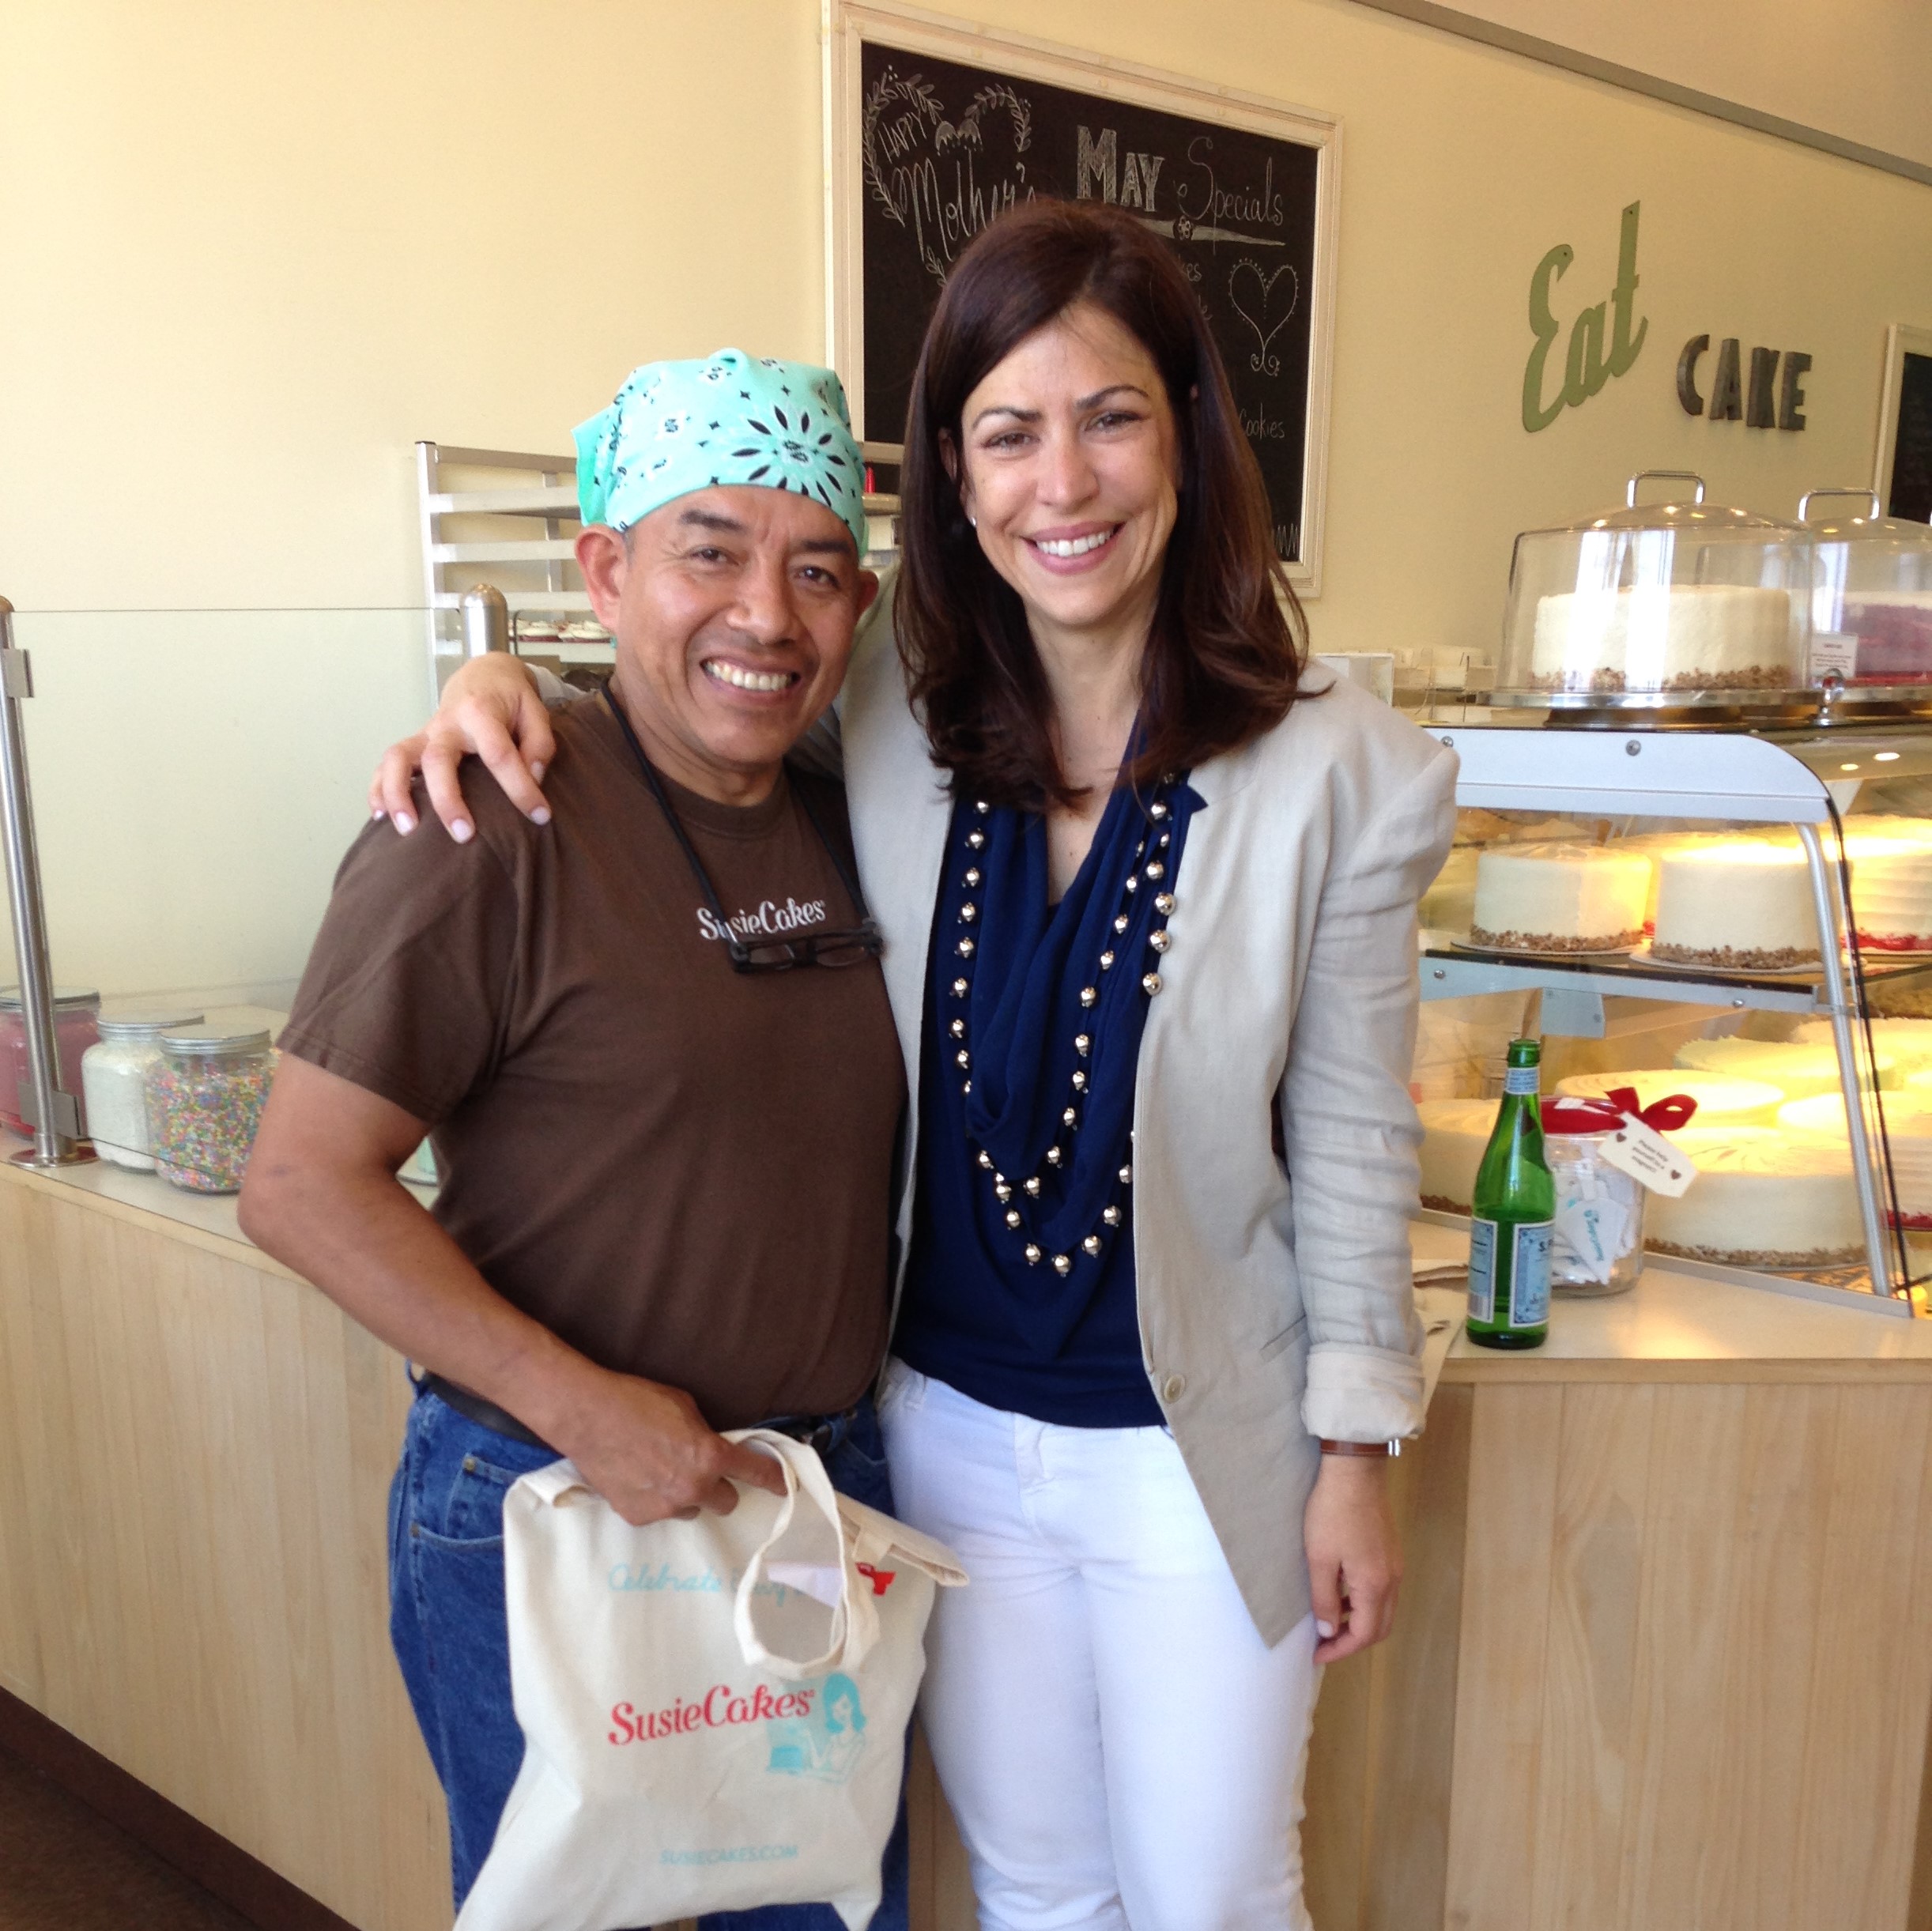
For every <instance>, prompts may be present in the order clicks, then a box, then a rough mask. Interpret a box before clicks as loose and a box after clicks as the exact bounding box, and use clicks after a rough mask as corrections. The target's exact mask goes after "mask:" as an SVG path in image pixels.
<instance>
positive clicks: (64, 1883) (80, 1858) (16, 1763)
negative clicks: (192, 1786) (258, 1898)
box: [0, 1751, 250, 1931]
mask: <svg viewBox="0 0 1932 1931" xmlns="http://www.w3.org/2000/svg"><path fill="white" fill-rule="evenodd" d="M0 1931H250V1927H249V1925H248V1924H247V1920H245V1919H243V1918H238V1917H237V1916H236V1914H235V1913H234V1912H232V1910H228V1907H227V1906H225V1905H223V1904H221V1903H217V1901H216V1900H215V1899H213V1898H212V1897H210V1896H209V1895H208V1893H207V1892H206V1891H204V1890H202V1888H201V1887H200V1886H199V1885H198V1884H194V1883H192V1882H191V1880H189V1879H187V1878H186V1877H183V1876H182V1875H181V1873H179V1871H177V1870H176V1869H175V1868H174V1866H173V1865H169V1864H164V1863H163V1862H162V1861H161V1860H160V1858H159V1857H156V1856H155V1855H154V1854H153V1853H152V1852H151V1851H149V1850H146V1849H145V1847H144V1846H142V1845H140V1844H138V1843H136V1842H134V1839H132V1838H131V1837H129V1836H127V1835H126V1834H125V1833H124V1832H123V1831H119V1830H117V1829H116V1828H115V1827H114V1826H113V1825H112V1824H109V1823H108V1822H107V1821H106V1820H104V1818H102V1817H100V1816H96V1814H95V1812H92V1811H91V1810H89V1808H88V1807H87V1806H86V1805H85V1804H83V1803H81V1802H80V1801H78V1800H77V1798H74V1797H70V1796H69V1795H68V1794H67V1793H66V1791H64V1790H61V1789H60V1788H58V1786H56V1785H54V1784H51V1783H49V1782H47V1780H46V1778H43V1777H41V1776H39V1775H37V1774H36V1773H35V1772H34V1771H31V1770H29V1769H28V1767H27V1766H26V1765H25V1763H21V1760H20V1759H18V1758H17V1757H14V1756H9V1755H7V1753H6V1752H4V1751H0Z"/></svg>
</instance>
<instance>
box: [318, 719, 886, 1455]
mask: <svg viewBox="0 0 1932 1931" xmlns="http://www.w3.org/2000/svg"><path fill="white" fill-rule="evenodd" d="M555 726H556V730H557V759H556V761H555V763H554V764H553V767H552V768H551V771H550V772H549V775H548V778H547V779H546V786H545V788H546V790H547V792H548V794H549V798H550V801H551V804H552V805H553V809H554V814H555V817H554V822H553V824H551V825H550V826H549V827H548V828H541V827H538V826H536V825H533V824H530V823H529V822H527V821H526V820H525V819H524V818H523V817H521V816H520V815H519V813H517V812H516V811H515V809H514V808H512V807H511V805H509V804H508V801H506V800H505V799H504V798H503V796H502V795H501V794H500V793H499V792H498V790H496V786H494V785H493V784H492V783H489V782H488V780H487V779H486V778H485V776H484V775H483V773H482V772H481V768H480V767H466V769H467V770H468V771H469V773H470V777H469V782H468V783H467V785H466V794H467V796H468V798H469V800H470V804H471V805H473V806H474V821H475V824H476V828H477V836H476V837H475V839H474V840H473V841H472V842H471V843H469V844H467V845H458V844H456V843H454V842H452V840H451V839H450V838H449V836H448V835H447V833H446V832H444V831H443V828H442V827H441V825H440V824H438V823H437V821H436V819H435V818H434V817H432V816H430V815H429V814H428V813H424V814H423V818H422V823H421V828H420V829H418V830H417V832H415V834H414V835H413V836H410V837H408V838H403V837H399V836H398V835H397V834H396V832H394V830H393V829H392V828H391V827H389V826H388V825H387V824H373V825H371V826H370V827H369V828H368V829H367V830H366V831H365V832H364V833H363V834H362V835H361V837H360V838H359V839H357V841H356V843H355V844H354V846H353V847H352V848H351V849H350V851H349V856H348V857H347V858H345V860H344V861H343V863H342V867H341V871H340V872H339V873H338V874H337V877H336V881H335V891H334V896H333V897H332V898H331V899H330V903H329V909H328V912H327V915H326V917H325V918H324V919H323V926H322V931H321V933H320V935H319V937H318V938H317V940H316V941H315V950H314V952H312V953H311V956H310V958H309V963H308V971H307V972H306V973H305V974H304V977H303V980H302V986H301V990H300V992H299V993H298V994H297V995H296V1002H295V1010H294V1013H293V1014H292V1016H291V1017H290V1020H289V1025H288V1028H287V1029H286V1031H285V1032H284V1033H283V1034H282V1035H281V1047H282V1049H283V1050H284V1051H285V1052H291V1053H294V1054H298V1055H300V1057H301V1058H304V1059H307V1060H310V1061H311V1062H314V1063H315V1065H319V1066H322V1067H324V1068H326V1069H327V1070H328V1071H329V1072H330V1073H338V1074H339V1075H340V1076H341V1077H343V1078H344V1079H346V1080H351V1081H354V1082H355V1083H356V1084H357V1085H358V1086H361V1087H364V1088H368V1091H370V1092H374V1093H379V1094H380V1095H381V1096H383V1098H384V1099H390V1100H393V1101H394V1103H396V1104H397V1105H398V1106H399V1107H404V1108H406V1110H407V1111H409V1112H411V1113H413V1114H415V1115H416V1116H417V1118H420V1119H423V1120H425V1121H428V1122H429V1123H430V1124H431V1126H432V1128H433V1129H434V1132H433V1135H432V1138H433V1141H434V1144H435V1147H436V1160H437V1165H438V1167H439V1169H440V1171H441V1172H442V1174H443V1187H442V1191H441V1194H440V1197H439V1198H438V1200H437V1202H436V1217H437V1219H438V1220H440V1221H441V1223H442V1224H443V1227H444V1228H447V1231H448V1232H449V1234H450V1235H451V1238H452V1239H454V1240H455V1242H456V1243H457V1245H458V1246H460V1247H461V1248H462V1250H463V1251H464V1253H465V1254H467V1255H468V1256H469V1258H470V1259H471V1260H472V1261H473V1262H474V1263H475V1264H476V1265H477V1269H478V1270H479V1271H480V1272H481V1273H482V1275H483V1277H484V1278H485V1280H488V1281H489V1284H490V1285H491V1286H492V1287H493V1288H495V1289H496V1291H497V1292H498V1293H500V1294H501V1295H502V1296H504V1299H506V1300H508V1301H510V1302H511V1303H513V1304H514V1305H515V1306H516V1307H519V1308H521V1309H523V1311H524V1312H525V1313H526V1314H530V1315H532V1316H534V1318H536V1319H537V1320H538V1321H541V1322H543V1324H544V1325H545V1326H546V1327H549V1328H550V1329H553V1331H554V1332H555V1333H557V1334H559V1335H560V1336H561V1337H563V1338H564V1340H565V1341H568V1342H569V1343H570V1344H571V1345H572V1346H573V1347H575V1348H579V1350H581V1351H582V1352H583V1353H584V1354H586V1355H587V1356H590V1357H591V1360H594V1361H597V1362H598V1363H602V1365H603V1366H605V1367H610V1368H615V1369H619V1370H621V1371H625V1372H628V1373H631V1374H636V1375H645V1376H647V1377H648V1378H650V1379H651V1380H653V1381H658V1382H666V1383H668V1384H669V1385H670V1386H674V1387H679V1388H683V1389H685V1390H689V1393H690V1394H692V1396H693V1397H695V1399H696V1401H697V1404H698V1405H699V1407H700V1409H702V1410H703V1411H704V1415H705V1417H706V1419H707V1420H708V1421H709V1422H710V1423H711V1425H712V1426H713V1427H715V1428H735V1427H741V1426H743V1425H744V1424H747V1423H749V1422H753V1421H756V1420H760V1419H762V1418H763V1417H764V1416H773V1415H787V1414H822V1413H828V1412H836V1411H838V1410H840V1409H843V1408H845V1407H847V1405H850V1404H851V1402H853V1401H855V1400H856V1399H857V1398H858V1396H859V1395H860V1394H862V1392H863V1391H864V1390H865V1388H866V1384H867V1382H869V1381H870V1378H871V1377H872V1375H874V1372H875V1371H877V1367H878V1364H879V1360H880V1358H881V1354H882V1352H883V1351H884V1348H885V1329H886V1321H887V1314H888V1284H887V1251H888V1243H889V1226H890V1208H891V1201H890V1193H891V1174H890V1167H891V1164H892V1143H893V1136H894V1133H895V1132H896V1129H897V1125H898V1120H899V1115H900V1108H901V1107H902V1105H903V1103H904V1069H903V1067H902V1065H901V1062H900V1055H899V1047H898V1044H897V1042H896V1039H895V1036H894V1034H893V1029H892V1014H891V1011H890V1009H889V1007H888V1005H887V1003H886V998H885V983H884V980H883V979H882V977H881V974H880V971H879V968H878V966H877V964H876V962H874V961H870V960H866V961H863V962H862V963H860V964H855V965H848V966H843V967H821V966H810V967H800V968H797V969H794V970H793V971H789V972H782V973H762V974H757V975H741V974H739V973H737V972H734V971H732V969H731V967H730V961H729V958H728V956H727V954H726V951H725V949H724V947H723V945H722V944H721V943H719V940H718V938H716V937H713V936H711V934H712V933H714V932H715V927H716V921H715V919H714V918H713V917H712V915H711V913H710V911H708V910H707V909H706V907H705V905H704V896H703V894H702V892H701V891H700V888H699V885H698V882H697V881H696V878H695V877H693V876H692V872H691V869H690V867H689V864H688V863H687V862H686V861H685V856H684V854H683V853H682V852H681V850H679V848H678V846H677V841H676V839H675V837H674V834H673V832H672V831H671V828H670V825H669V824H667V823H666V819H665V817H664V814H663V813H662V811H661V810H660V809H658V805H657V803H656V801H655V800H654V799H653V798H652V797H651V794H650V792H649V791H648V790H647V789H646V787H645V785H644V782H643V777H642V775H641V774H640V771H638V768H637V766H636V762H635V760H633V758H632V755H631V752H630V750H629V748H628V746H627V745H626V744H625V741H624V739H623V737H622V735H621V733H620V732H619V730H618V727H617V722H616V720H615V719H614V718H612V716H611V715H610V714H609V711H608V710H607V709H606V707H605V705H604V704H603V703H602V701H601V700H598V701H594V702H590V703H579V704H575V705H573V706H572V707H571V708H570V709H569V710H568V711H567V712H565V713H564V714H563V715H560V716H559V717H558V718H556V720H555ZM666 789H667V790H669V791H670V796H671V798H672V801H673V803H674V806H675V808H676V809H677V813H678V815H679V817H680V818H681V820H682V822H683V824H684V825H685V830H686V831H687V832H689V835H690V837H691V839H692V843H693V844H694V845H695V846H696V848H697V850H698V854H699V855H700V858H702V860H703V862H704V867H705V869H706V870H707V871H708V873H710V875H711V881H712V883H713V884H714V885H715V888H716V890H717V893H718V897H719V902H720V903H721V904H722V905H723V908H724V910H725V912H726V915H727V916H728V917H729V918H730V919H731V920H732V921H733V922H734V924H737V923H738V922H739V920H740V918H743V919H745V920H747V921H749V922H752V924H753V926H754V928H755V929H756V930H757V931H760V932H762V931H771V932H779V933H798V932H809V931H811V930H821V929H831V930H836V929H843V928H846V927H849V926H852V925H855V924H856V923H857V922H858V912H857V909H856V908H855V907H854V905H853V904H852V902H851V898H850V896H848V894H847V891H846V889H845V888H844V886H843V884H841V882H840V877H839V874H838V871H837V869H836V867H835V866H834V865H833V864H832V861H831V859H830V858H829V856H828V854H827V852H826V850H825V847H824V843H823V841H822V840H821V838H820V837H819V835H818V833H817V832H816V831H815V830H814V829H813V825H812V823H811V820H809V818H808V817H806V813H805V810H804V809H803V808H802V801H801V798H800V794H801V793H802V792H804V791H806V790H808V789H809V794H810V799H811V804H812V806H813V809H814V811H815V812H816V813H817V818H818V821H819V823H820V824H821V825H823V826H824V828H825V831H826V833H827V835H828V836H830V837H832V838H834V839H837V840H838V841H839V848H840V857H841V858H842V859H843V862H844V863H845V864H846V866H847V869H848V870H849V869H850V868H851V863H852V860H851V842H850V839H851V835H850V832H849V831H848V829H847V824H846V817H845V801H844V795H843V792H842V791H841V790H840V789H839V787H838V786H836V785H832V784H830V783H826V782H824V781H823V780H821V779H814V778H811V777H809V776H806V775H803V774H801V773H798V772H794V771H787V774H786V776H785V778H784V779H783V780H782V781H781V783H779V786H778V788H777V790H775V791H774V793H773V794H772V796H771V798H768V799H767V800H766V801H764V803H763V804H760V805H752V806H749V807H742V808H741V807H734V806H730V805H719V804H715V803H713V802H711V801H708V800H707V799H704V798H699V797H696V796H695V795H693V794H691V793H689V792H687V791H684V790H679V789H677V788H676V787H672V786H666Z"/></svg>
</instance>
